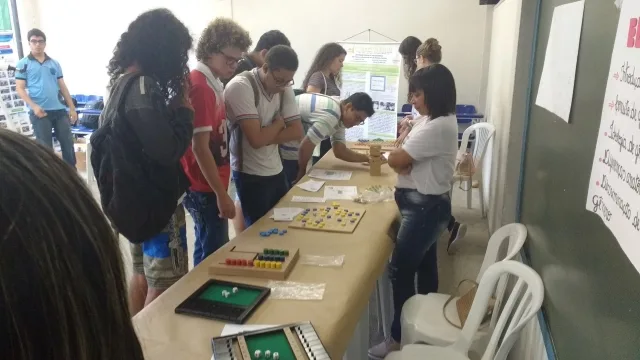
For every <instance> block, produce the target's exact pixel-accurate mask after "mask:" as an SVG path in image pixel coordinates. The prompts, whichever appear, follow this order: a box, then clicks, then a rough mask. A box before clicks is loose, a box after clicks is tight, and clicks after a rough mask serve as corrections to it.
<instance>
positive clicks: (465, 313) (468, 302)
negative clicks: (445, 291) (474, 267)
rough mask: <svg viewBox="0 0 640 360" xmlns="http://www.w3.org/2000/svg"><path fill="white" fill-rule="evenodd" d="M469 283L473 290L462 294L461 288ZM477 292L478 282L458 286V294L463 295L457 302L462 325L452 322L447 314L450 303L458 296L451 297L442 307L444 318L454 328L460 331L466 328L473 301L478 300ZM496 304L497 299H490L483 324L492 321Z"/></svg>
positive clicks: (464, 281)
mask: <svg viewBox="0 0 640 360" xmlns="http://www.w3.org/2000/svg"><path fill="white" fill-rule="evenodd" d="M467 282H468V283H471V284H473V286H472V287H471V289H469V291H467V292H466V293H464V294H462V293H461V291H460V287H461V286H462V284H464V283H467ZM477 291H478V283H477V282H475V281H473V280H469V279H465V280H462V281H460V283H459V284H458V294H461V295H460V297H459V298H458V300H456V310H457V311H458V317H459V318H460V325H458V324H456V323H454V322H453V321H451V320H450V319H449V318H448V317H447V313H446V309H447V306H448V305H449V303H451V301H453V299H455V298H456V296H455V295H451V296H450V297H449V299H448V300H447V301H446V302H445V303H444V306H443V307H442V315H443V316H444V318H445V320H447V322H448V323H449V324H451V326H454V327H456V328H458V329H462V328H463V327H464V324H465V323H466V322H467V318H468V317H469V312H471V306H472V305H473V301H474V300H475V298H476V292H477ZM495 303H496V299H495V297H493V296H492V297H491V299H489V305H488V306H487V310H486V312H485V314H484V317H483V318H482V322H481V323H482V324H484V323H486V322H487V321H489V320H491V316H492V315H493V308H494V306H495Z"/></svg>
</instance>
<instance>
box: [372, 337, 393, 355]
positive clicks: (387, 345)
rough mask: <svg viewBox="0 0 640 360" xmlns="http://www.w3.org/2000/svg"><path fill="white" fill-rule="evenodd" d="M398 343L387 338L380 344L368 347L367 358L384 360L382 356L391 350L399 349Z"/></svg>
mask: <svg viewBox="0 0 640 360" xmlns="http://www.w3.org/2000/svg"><path fill="white" fill-rule="evenodd" d="M399 350H400V343H398V342H396V341H395V340H393V339H391V338H389V339H387V340H385V341H383V342H381V343H380V344H378V345H376V346H374V347H372V348H370V349H369V358H371V359H374V360H384V358H385V357H386V356H387V355H389V353H390V352H392V351H399Z"/></svg>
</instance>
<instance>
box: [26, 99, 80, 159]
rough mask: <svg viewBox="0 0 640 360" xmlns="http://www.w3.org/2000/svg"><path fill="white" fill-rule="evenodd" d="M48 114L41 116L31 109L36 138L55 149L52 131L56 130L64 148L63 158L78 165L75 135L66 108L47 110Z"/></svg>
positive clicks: (61, 146) (30, 116)
mask: <svg viewBox="0 0 640 360" xmlns="http://www.w3.org/2000/svg"><path fill="white" fill-rule="evenodd" d="M46 112H47V116H45V117H43V118H39V117H37V116H36V114H34V113H33V111H29V120H31V124H32V125H33V132H34V134H35V135H36V140H37V141H38V142H39V143H40V144H42V145H44V146H46V147H48V148H49V149H53V136H52V134H51V131H52V129H53V131H55V134H56V139H58V141H59V142H60V148H61V149H62V159H63V160H64V161H65V162H66V163H67V164H69V165H71V166H73V167H75V166H76V152H75V150H74V149H73V135H72V134H71V124H70V123H69V115H68V114H67V111H66V110H46Z"/></svg>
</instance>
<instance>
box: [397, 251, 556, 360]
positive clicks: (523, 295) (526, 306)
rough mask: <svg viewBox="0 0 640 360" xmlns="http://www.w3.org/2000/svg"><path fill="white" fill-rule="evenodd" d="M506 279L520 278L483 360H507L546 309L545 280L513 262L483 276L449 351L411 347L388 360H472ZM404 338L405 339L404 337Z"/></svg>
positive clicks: (497, 266)
mask: <svg viewBox="0 0 640 360" xmlns="http://www.w3.org/2000/svg"><path fill="white" fill-rule="evenodd" d="M506 275H514V276H517V277H518V281H517V282H516V285H515V287H514V288H513V291H512V292H511V295H510V296H509V300H508V301H507V303H506V305H505V306H504V309H503V311H502V313H501V314H500V317H499V319H498V321H497V323H496V328H495V331H494V332H493V334H492V335H491V339H490V341H489V344H488V346H487V348H486V350H485V351H484V355H482V359H481V360H505V359H506V358H507V355H508V354H509V351H511V348H512V347H513V344H514V343H515V342H516V340H517V339H518V337H519V336H520V331H521V330H522V329H523V328H524V327H525V326H526V325H527V323H528V322H529V321H531V319H533V318H534V317H535V316H536V313H537V312H538V311H539V310H540V307H541V306H542V300H543V298H544V286H543V284H542V279H541V278H540V276H539V275H538V273H536V272H535V271H534V270H533V269H531V268H530V267H528V266H526V265H524V264H522V263H519V262H517V261H513V260H507V261H501V262H498V263H495V264H493V265H491V266H490V267H489V268H488V269H487V271H486V272H485V273H484V275H483V276H482V280H481V281H480V286H479V287H478V292H477V293H476V297H475V300H474V301H473V305H472V306H471V312H470V313H469V318H468V319H467V322H466V323H465V324H464V328H463V329H462V331H461V332H460V334H459V336H458V338H457V339H456V341H455V342H454V343H453V344H452V345H450V346H447V347H438V346H431V345H420V344H411V345H407V346H404V347H403V348H402V350H401V351H395V352H392V353H391V354H389V355H388V356H387V357H385V360H424V359H434V360H436V359H438V360H439V359H443V360H444V359H446V360H469V357H468V353H469V349H470V347H471V345H472V339H473V338H474V337H475V334H476V332H477V331H478V329H479V327H480V324H481V322H482V318H483V317H484V314H485V312H486V310H487V305H488V304H489V300H490V298H491V296H492V295H493V294H494V289H495V288H496V285H497V284H498V282H503V279H504V278H507V277H508V276H506ZM403 336H404V335H403Z"/></svg>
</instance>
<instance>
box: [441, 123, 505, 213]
mask: <svg viewBox="0 0 640 360" xmlns="http://www.w3.org/2000/svg"><path fill="white" fill-rule="evenodd" d="M474 132H475V134H476V138H475V140H474V146H473V152H472V154H473V164H474V166H475V168H476V169H478V168H479V167H480V166H481V165H482V160H483V158H484V154H485V153H486V152H487V147H488V145H489V144H490V143H491V141H490V140H491V138H492V137H493V135H495V133H496V128H495V126H493V125H492V124H489V123H486V122H480V123H477V124H473V125H471V126H469V127H468V128H467V129H466V130H465V131H464V132H463V133H462V141H461V143H460V148H459V149H458V154H457V156H456V164H457V163H460V161H462V159H463V158H464V154H465V153H466V152H467V147H468V146H469V137H470V136H471V134H473V133H474ZM476 173H477V171H476V172H475V173H474V174H473V175H471V176H467V175H462V174H460V173H458V172H456V173H455V174H454V175H453V179H452V181H451V186H452V191H453V185H454V184H455V183H456V181H460V182H465V183H466V189H467V208H469V209H471V195H472V192H473V186H472V185H473V180H477V181H478V184H479V188H478V190H479V191H480V210H481V211H482V217H484V216H485V212H484V195H483V194H482V179H481V178H477V179H476V176H475V174H476Z"/></svg>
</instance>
